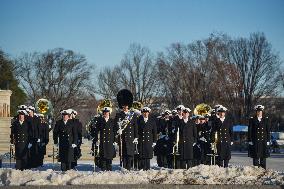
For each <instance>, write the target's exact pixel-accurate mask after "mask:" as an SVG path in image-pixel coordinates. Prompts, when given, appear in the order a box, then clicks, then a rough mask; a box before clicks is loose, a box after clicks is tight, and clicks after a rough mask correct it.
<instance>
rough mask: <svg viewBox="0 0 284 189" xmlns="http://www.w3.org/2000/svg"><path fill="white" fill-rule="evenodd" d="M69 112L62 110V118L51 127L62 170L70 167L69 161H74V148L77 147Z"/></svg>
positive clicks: (75, 134)
mask: <svg viewBox="0 0 284 189" xmlns="http://www.w3.org/2000/svg"><path fill="white" fill-rule="evenodd" d="M71 113H72V112H70V111H69V110H63V111H62V112H61V114H62V119H61V120H59V121H57V122H56V124H55V126H54V129H53V141H54V145H55V147H59V161H60V162H61V170H62V171H67V170H69V169H71V163H72V162H74V148H75V147H77V144H76V143H77V142H78V134H77V132H76V131H77V130H76V129H75V127H74V124H73V121H72V120H70V117H71ZM58 138H59V141H58Z"/></svg>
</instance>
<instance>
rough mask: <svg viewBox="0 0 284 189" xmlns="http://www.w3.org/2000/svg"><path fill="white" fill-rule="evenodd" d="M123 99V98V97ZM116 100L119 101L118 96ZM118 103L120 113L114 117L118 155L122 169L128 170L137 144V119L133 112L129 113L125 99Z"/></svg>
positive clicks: (129, 104) (127, 102)
mask: <svg viewBox="0 0 284 189" xmlns="http://www.w3.org/2000/svg"><path fill="white" fill-rule="evenodd" d="M123 98H124V97H123ZM118 99H120V97H119V95H118ZM118 101H120V103H119V107H120V108H121V109H122V111H120V112H118V113H117V114H116V116H115V123H116V130H117V133H118V135H119V141H118V144H119V155H120V157H121V158H122V159H121V160H122V161H121V162H120V164H122V165H121V166H123V168H125V169H127V170H130V169H131V167H132V164H133V157H134V154H135V153H134V152H135V143H137V142H138V133H137V118H136V115H135V114H134V112H130V111H129V107H130V106H131V105H132V103H130V102H129V101H128V100H127V98H126V100H125V99H122V100H118ZM123 120H124V121H126V120H127V123H126V124H123V125H122V127H121V128H120V127H119V123H121V122H122V121H123Z"/></svg>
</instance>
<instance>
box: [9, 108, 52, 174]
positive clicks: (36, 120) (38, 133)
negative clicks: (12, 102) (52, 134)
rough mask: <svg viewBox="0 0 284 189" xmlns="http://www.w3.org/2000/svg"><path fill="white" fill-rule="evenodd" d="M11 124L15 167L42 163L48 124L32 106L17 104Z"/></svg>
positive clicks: (21, 167) (11, 141)
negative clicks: (15, 113)
mask: <svg viewBox="0 0 284 189" xmlns="http://www.w3.org/2000/svg"><path fill="white" fill-rule="evenodd" d="M17 112H18V115H17V116H15V117H14V118H13V120H12V124H11V134H10V143H11V147H13V146H15V154H14V158H15V159H16V165H15V167H16V169H19V170H24V169H30V168H36V167H39V166H42V165H43V159H44V155H45V154H46V145H47V144H48V142H49V131H50V126H49V125H48V124H47V122H46V120H45V119H44V116H43V115H42V114H35V108H34V107H32V106H29V107H27V106H25V105H21V106H19V110H18V111H17Z"/></svg>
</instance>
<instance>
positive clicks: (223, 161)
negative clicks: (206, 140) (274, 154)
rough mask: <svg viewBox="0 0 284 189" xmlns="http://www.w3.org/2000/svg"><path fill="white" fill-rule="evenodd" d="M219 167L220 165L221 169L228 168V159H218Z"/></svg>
mask: <svg viewBox="0 0 284 189" xmlns="http://www.w3.org/2000/svg"><path fill="white" fill-rule="evenodd" d="M217 165H218V166H219V167H228V165H229V160H228V159H225V160H220V159H218V160H217Z"/></svg>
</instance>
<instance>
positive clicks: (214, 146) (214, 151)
mask: <svg viewBox="0 0 284 189" xmlns="http://www.w3.org/2000/svg"><path fill="white" fill-rule="evenodd" d="M217 142H218V132H217V131H216V132H215V133H214V142H213V143H211V150H212V154H209V155H210V156H211V165H216V156H218V151H217Z"/></svg>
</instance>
